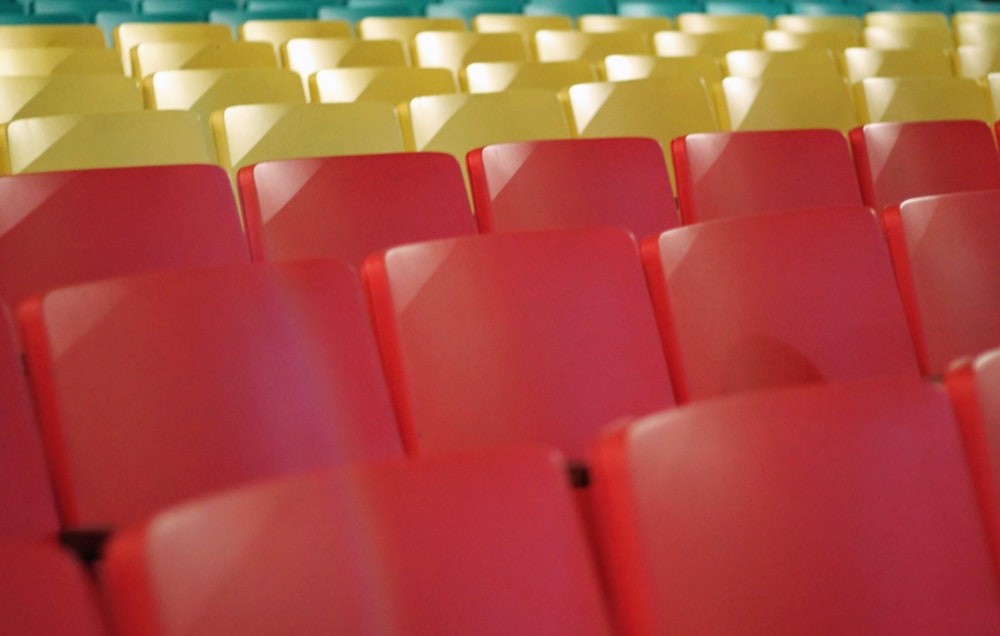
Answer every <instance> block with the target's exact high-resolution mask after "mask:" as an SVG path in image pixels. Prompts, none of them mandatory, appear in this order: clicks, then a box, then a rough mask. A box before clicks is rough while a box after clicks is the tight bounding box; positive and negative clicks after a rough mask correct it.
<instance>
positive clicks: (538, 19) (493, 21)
mask: <svg viewBox="0 0 1000 636" xmlns="http://www.w3.org/2000/svg"><path fill="white" fill-rule="evenodd" d="M572 28H573V22H572V20H571V19H570V17H569V16H567V15H523V14H518V13H484V14H480V15H477V16H476V17H475V18H473V19H472V29H473V30H474V31H478V32H479V33H521V34H523V35H526V36H533V35H534V34H535V32H536V31H541V30H542V29H562V30H564V31H569V30H571V29H572Z"/></svg>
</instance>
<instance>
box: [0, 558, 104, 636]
mask: <svg viewBox="0 0 1000 636" xmlns="http://www.w3.org/2000/svg"><path fill="white" fill-rule="evenodd" d="M0 570H3V577H0V631H2V632H3V633H4V634H9V635H10V636H28V635H30V634H64V635H65V636H105V635H106V634H110V632H109V630H108V628H107V625H106V624H105V619H104V616H103V615H102V609H101V602H100V601H99V600H98V595H97V590H96V589H94V584H93V581H92V580H91V579H90V577H89V576H88V575H87V573H86V571H85V570H84V567H83V565H82V564H81V563H78V562H77V561H76V560H75V559H74V557H73V556H72V555H70V554H69V553H68V552H66V551H64V550H63V549H62V548H61V547H59V545H58V544H56V543H55V542H54V541H53V542H48V541H4V542H0Z"/></svg>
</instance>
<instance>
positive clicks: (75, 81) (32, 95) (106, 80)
mask: <svg viewBox="0 0 1000 636" xmlns="http://www.w3.org/2000/svg"><path fill="white" fill-rule="evenodd" d="M141 110H142V94H141V93H140V92H139V87H138V86H137V85H136V83H135V82H134V81H133V80H131V79H129V78H127V77H122V76H121V75H94V74H88V75H55V76H49V77H0V123H7V122H9V121H11V120H14V119H23V118H26V117H44V116H46V115H63V114H88V113H115V112H137V111H141Z"/></svg>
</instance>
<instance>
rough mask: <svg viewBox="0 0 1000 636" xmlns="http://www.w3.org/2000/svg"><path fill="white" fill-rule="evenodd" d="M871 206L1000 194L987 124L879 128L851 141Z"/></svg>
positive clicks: (999, 170) (999, 164)
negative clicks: (973, 193) (953, 195)
mask: <svg viewBox="0 0 1000 636" xmlns="http://www.w3.org/2000/svg"><path fill="white" fill-rule="evenodd" d="M849 139H850V143H851V150H852V151H853V154H854V162H855V166H856V168H857V172H858V182H859V183H860V184H861V194H862V196H863V197H864V200H865V203H866V204H868V205H870V206H872V207H873V208H875V209H882V208H884V207H885V206H887V205H892V204H897V203H901V202H902V201H904V200H905V199H910V198H913V197H919V196H924V195H929V194H944V193H948V192H962V191H964V190H985V189H989V188H1000V157H998V155H997V146H996V142H995V141H994V139H993V133H992V131H990V128H989V126H987V125H986V124H985V123H983V122H981V121H937V122H906V123H891V122H887V123H877V124H868V125H866V126H863V127H861V128H856V129H854V130H852V131H851V132H850V135H849Z"/></svg>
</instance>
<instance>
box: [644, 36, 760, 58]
mask: <svg viewBox="0 0 1000 636" xmlns="http://www.w3.org/2000/svg"><path fill="white" fill-rule="evenodd" d="M757 40H758V36H757V34H756V33H751V32H749V31H720V32H718V33H686V32H682V31H658V32H656V33H654V34H653V52H654V53H655V54H656V55H661V56H665V57H671V56H675V55H713V56H715V57H723V56H724V55H725V54H726V53H728V52H729V51H737V50H742V49H755V48H757V47H758V44H757Z"/></svg>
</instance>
